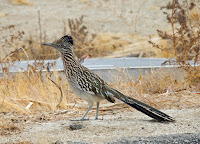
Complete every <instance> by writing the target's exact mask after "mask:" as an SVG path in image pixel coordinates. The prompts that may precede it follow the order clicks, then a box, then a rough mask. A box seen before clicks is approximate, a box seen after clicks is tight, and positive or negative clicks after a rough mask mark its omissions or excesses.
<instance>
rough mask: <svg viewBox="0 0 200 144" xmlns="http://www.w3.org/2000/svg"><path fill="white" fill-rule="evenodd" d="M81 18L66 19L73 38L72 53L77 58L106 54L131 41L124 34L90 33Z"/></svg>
mask: <svg viewBox="0 0 200 144" xmlns="http://www.w3.org/2000/svg"><path fill="white" fill-rule="evenodd" d="M83 18H84V17H83V16H81V17H80V18H78V19H69V20H68V25H69V29H70V35H71V36H72V37H73V39H74V53H75V55H76V57H78V58H79V59H82V58H84V57H99V56H106V55H109V54H110V53H112V52H113V51H116V50H117V49H120V48H122V47H123V46H125V45H128V44H130V43H131V42H130V41H128V40H127V39H125V38H130V36H129V35H126V34H111V33H102V34H91V33H90V32H89V30H88V27H87V26H86V25H85V24H84V21H83ZM121 37H122V38H123V39H122V38H121Z"/></svg>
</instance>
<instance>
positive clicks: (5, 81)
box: [0, 65, 68, 113]
mask: <svg viewBox="0 0 200 144" xmlns="http://www.w3.org/2000/svg"><path fill="white" fill-rule="evenodd" d="M39 66H41V65H39ZM50 76H51V74H50V73H48V72H47V73H46V74H42V71H41V70H40V71H38V69H37V68H36V66H30V68H29V69H28V70H27V71H25V73H18V74H16V75H14V76H11V75H7V74H5V73H4V78H1V80H0V91H1V95H0V101H1V102H2V105H1V111H4V112H9V111H13V110H15V111H16V112H22V113H27V112H28V113H29V112H35V111H38V112H39V111H40V112H48V111H55V110H56V109H57V105H58V103H59V100H60V97H61V91H60V90H59V89H58V88H57V87H56V86H55V84H54V83H52V81H50V80H49V79H48V77H49V78H50ZM53 77H54V78H55V79H56V80H55V82H56V83H59V85H62V84H61V82H60V80H59V78H58V76H57V74H56V72H54V74H53ZM63 86H65V88H66V87H68V86H67V85H66V84H63ZM30 103H32V105H31V107H30V108H28V109H27V108H26V106H27V105H28V104H30ZM64 103H66V98H64V99H63V103H62V105H61V108H66V107H65V106H64Z"/></svg>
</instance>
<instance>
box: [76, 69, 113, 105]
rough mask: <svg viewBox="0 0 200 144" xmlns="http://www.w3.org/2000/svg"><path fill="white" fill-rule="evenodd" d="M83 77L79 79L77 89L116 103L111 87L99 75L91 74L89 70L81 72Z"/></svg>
mask: <svg viewBox="0 0 200 144" xmlns="http://www.w3.org/2000/svg"><path fill="white" fill-rule="evenodd" d="M84 68H85V67H84ZM81 73H82V74H81V77H77V81H78V83H77V87H78V88H79V89H81V90H83V91H85V92H87V93H89V94H91V95H97V96H101V97H103V98H105V99H106V100H108V101H109V102H112V103H114V102H115V99H114V98H113V97H112V95H111V94H109V92H108V89H109V85H108V84H107V83H106V82H104V81H103V80H102V79H101V78H100V77H99V76H98V75H97V74H94V73H92V72H90V71H89V70H88V69H87V68H85V70H83V71H81Z"/></svg>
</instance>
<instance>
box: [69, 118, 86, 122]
mask: <svg viewBox="0 0 200 144" xmlns="http://www.w3.org/2000/svg"><path fill="white" fill-rule="evenodd" d="M88 120H89V118H88V119H85V118H84V119H82V118H80V119H75V120H70V121H88Z"/></svg>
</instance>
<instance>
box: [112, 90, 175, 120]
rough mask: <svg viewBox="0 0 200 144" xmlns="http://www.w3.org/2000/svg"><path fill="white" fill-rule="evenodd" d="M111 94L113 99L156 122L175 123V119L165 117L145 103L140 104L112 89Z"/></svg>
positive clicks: (165, 115)
mask: <svg viewBox="0 0 200 144" xmlns="http://www.w3.org/2000/svg"><path fill="white" fill-rule="evenodd" d="M112 94H114V97H115V98H117V99H119V100H121V101H123V102H124V103H126V104H128V105H130V106H131V107H133V108H135V109H137V110H138V111H141V112H142V113H144V114H146V115H148V116H150V117H152V118H154V119H156V120H158V121H170V122H172V121H175V119H174V118H172V117H171V116H169V115H167V114H165V113H163V112H161V111H159V110H157V109H155V108H153V107H151V106H149V105H147V104H145V103H142V102H140V101H138V100H136V99H133V98H131V97H128V96H126V95H124V94H122V93H120V92H119V91H117V90H115V89H112Z"/></svg>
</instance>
